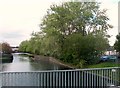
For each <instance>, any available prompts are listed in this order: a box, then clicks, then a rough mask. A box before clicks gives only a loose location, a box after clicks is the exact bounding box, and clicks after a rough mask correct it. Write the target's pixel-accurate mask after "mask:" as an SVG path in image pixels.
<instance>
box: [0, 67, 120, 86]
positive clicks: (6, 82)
mask: <svg viewBox="0 0 120 88" xmlns="http://www.w3.org/2000/svg"><path fill="white" fill-rule="evenodd" d="M1 74H2V78H1V79H2V80H1V81H2V82H1V86H3V88H5V87H6V86H24V87H27V86H29V87H30V86H31V87H32V88H34V87H45V88H47V87H48V88H49V87H51V88H53V87H56V88H57V87H58V88H73V87H75V88H90V87H91V88H96V87H97V88H106V87H107V88H108V87H109V86H120V67H112V68H91V69H74V70H52V71H51V70H50V71H33V72H1ZM8 88H9V87H8ZM113 88H114V87H113ZM115 88H116V87H115Z"/></svg>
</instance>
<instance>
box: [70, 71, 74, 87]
mask: <svg viewBox="0 0 120 88" xmlns="http://www.w3.org/2000/svg"><path fill="white" fill-rule="evenodd" d="M70 73H71V87H72V86H73V74H72V71H71V72H70Z"/></svg>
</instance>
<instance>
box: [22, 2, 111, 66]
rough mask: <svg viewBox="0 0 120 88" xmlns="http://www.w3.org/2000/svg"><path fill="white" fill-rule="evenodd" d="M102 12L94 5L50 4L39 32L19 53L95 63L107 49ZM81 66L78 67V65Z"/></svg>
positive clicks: (105, 24)
mask: <svg viewBox="0 0 120 88" xmlns="http://www.w3.org/2000/svg"><path fill="white" fill-rule="evenodd" d="M105 13H106V10H100V9H99V3H96V2H65V3H62V4H61V5H59V6H57V5H52V6H51V7H50V9H49V10H48V11H47V15H46V16H44V18H43V20H42V24H41V26H40V27H41V31H40V32H37V33H32V37H31V39H30V40H28V41H23V42H22V43H21V44H20V50H21V51H25V52H30V53H34V54H42V55H49V56H53V57H56V58H58V59H60V60H63V61H65V62H69V63H74V64H75V65H77V64H81V63H82V64H84V63H83V62H81V61H82V60H83V61H85V62H86V64H93V63H97V61H98V59H97V58H98V57H99V55H100V54H101V53H102V52H103V51H105V50H106V48H107V47H108V45H109V44H108V39H107V38H108V35H107V30H108V29H109V28H112V26H111V25H109V24H108V23H107V21H108V20H109V18H108V17H107V16H106V14H105ZM81 66H82V65H81Z"/></svg>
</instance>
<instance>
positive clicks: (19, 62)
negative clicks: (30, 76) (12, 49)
mask: <svg viewBox="0 0 120 88" xmlns="http://www.w3.org/2000/svg"><path fill="white" fill-rule="evenodd" d="M57 69H66V67H64V66H61V65H58V64H56V63H52V62H49V61H44V60H40V61H34V62H31V61H30V59H29V57H27V56H23V55H20V54H13V62H12V63H4V64H3V65H2V71H15V72H16V71H40V70H57Z"/></svg>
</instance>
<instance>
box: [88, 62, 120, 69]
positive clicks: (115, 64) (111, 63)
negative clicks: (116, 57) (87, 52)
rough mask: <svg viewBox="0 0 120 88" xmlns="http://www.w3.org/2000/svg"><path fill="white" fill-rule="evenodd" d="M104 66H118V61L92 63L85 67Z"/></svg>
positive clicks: (119, 65)
mask: <svg viewBox="0 0 120 88" xmlns="http://www.w3.org/2000/svg"><path fill="white" fill-rule="evenodd" d="M105 67H120V63H115V62H101V63H98V64H94V65H88V66H87V68H105Z"/></svg>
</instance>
